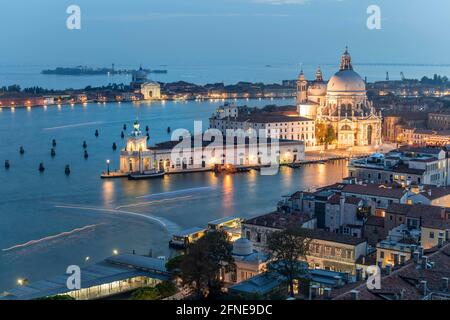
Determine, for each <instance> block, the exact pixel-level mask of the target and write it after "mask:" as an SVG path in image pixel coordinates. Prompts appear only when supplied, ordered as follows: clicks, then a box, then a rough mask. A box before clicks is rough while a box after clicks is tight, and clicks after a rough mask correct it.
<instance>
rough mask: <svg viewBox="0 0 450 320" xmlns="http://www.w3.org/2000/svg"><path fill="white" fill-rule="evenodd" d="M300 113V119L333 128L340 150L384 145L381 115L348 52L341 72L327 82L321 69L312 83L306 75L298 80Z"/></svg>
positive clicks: (298, 106)
mask: <svg viewBox="0 0 450 320" xmlns="http://www.w3.org/2000/svg"><path fill="white" fill-rule="evenodd" d="M297 111H298V113H299V115H300V116H303V117H308V118H312V119H314V120H315V121H316V124H318V123H326V124H328V125H331V126H332V127H333V129H334V131H335V133H336V138H337V139H336V144H337V147H339V148H342V147H352V146H376V145H379V144H380V143H381V115H379V114H377V113H376V111H375V109H374V108H373V105H372V104H371V102H370V101H368V99H367V95H366V84H365V82H364V80H363V79H362V78H361V76H360V75H359V74H358V73H356V72H355V71H354V70H353V66H352V62H351V56H350V54H349V53H348V50H347V48H346V49H345V52H344V54H343V55H342V58H341V64H340V68H339V71H338V72H336V73H335V74H334V75H333V76H332V77H331V78H330V80H329V81H328V83H326V82H324V80H323V75H322V72H321V70H320V69H318V70H317V72H316V79H315V80H313V81H308V80H306V79H305V76H304V74H303V72H301V73H300V75H299V77H298V80H297Z"/></svg>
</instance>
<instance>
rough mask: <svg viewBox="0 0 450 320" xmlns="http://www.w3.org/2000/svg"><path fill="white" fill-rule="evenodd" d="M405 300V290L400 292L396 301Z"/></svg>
mask: <svg viewBox="0 0 450 320" xmlns="http://www.w3.org/2000/svg"><path fill="white" fill-rule="evenodd" d="M404 298H405V289H403V288H402V289H401V290H400V294H399V295H398V300H403V299H404Z"/></svg>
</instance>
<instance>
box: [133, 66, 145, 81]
mask: <svg viewBox="0 0 450 320" xmlns="http://www.w3.org/2000/svg"><path fill="white" fill-rule="evenodd" d="M134 77H135V78H136V80H146V79H147V72H145V70H144V69H142V66H140V67H139V70H137V71H136V72H135V73H134Z"/></svg>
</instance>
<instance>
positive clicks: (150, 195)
mask: <svg viewBox="0 0 450 320" xmlns="http://www.w3.org/2000/svg"><path fill="white" fill-rule="evenodd" d="M215 188H216V187H212V186H211V187H198V188H188V189H180V190H174V191H168V192H162V193H153V194H147V195H145V196H140V197H136V199H142V198H145V199H151V198H153V197H164V196H173V195H180V194H191V193H194V192H204V191H210V190H214V189H215Z"/></svg>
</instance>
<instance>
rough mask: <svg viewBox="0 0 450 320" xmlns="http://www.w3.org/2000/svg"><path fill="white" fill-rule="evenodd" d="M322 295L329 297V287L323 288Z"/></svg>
mask: <svg viewBox="0 0 450 320" xmlns="http://www.w3.org/2000/svg"><path fill="white" fill-rule="evenodd" d="M323 296H324V297H325V299H331V288H325V289H323Z"/></svg>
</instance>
